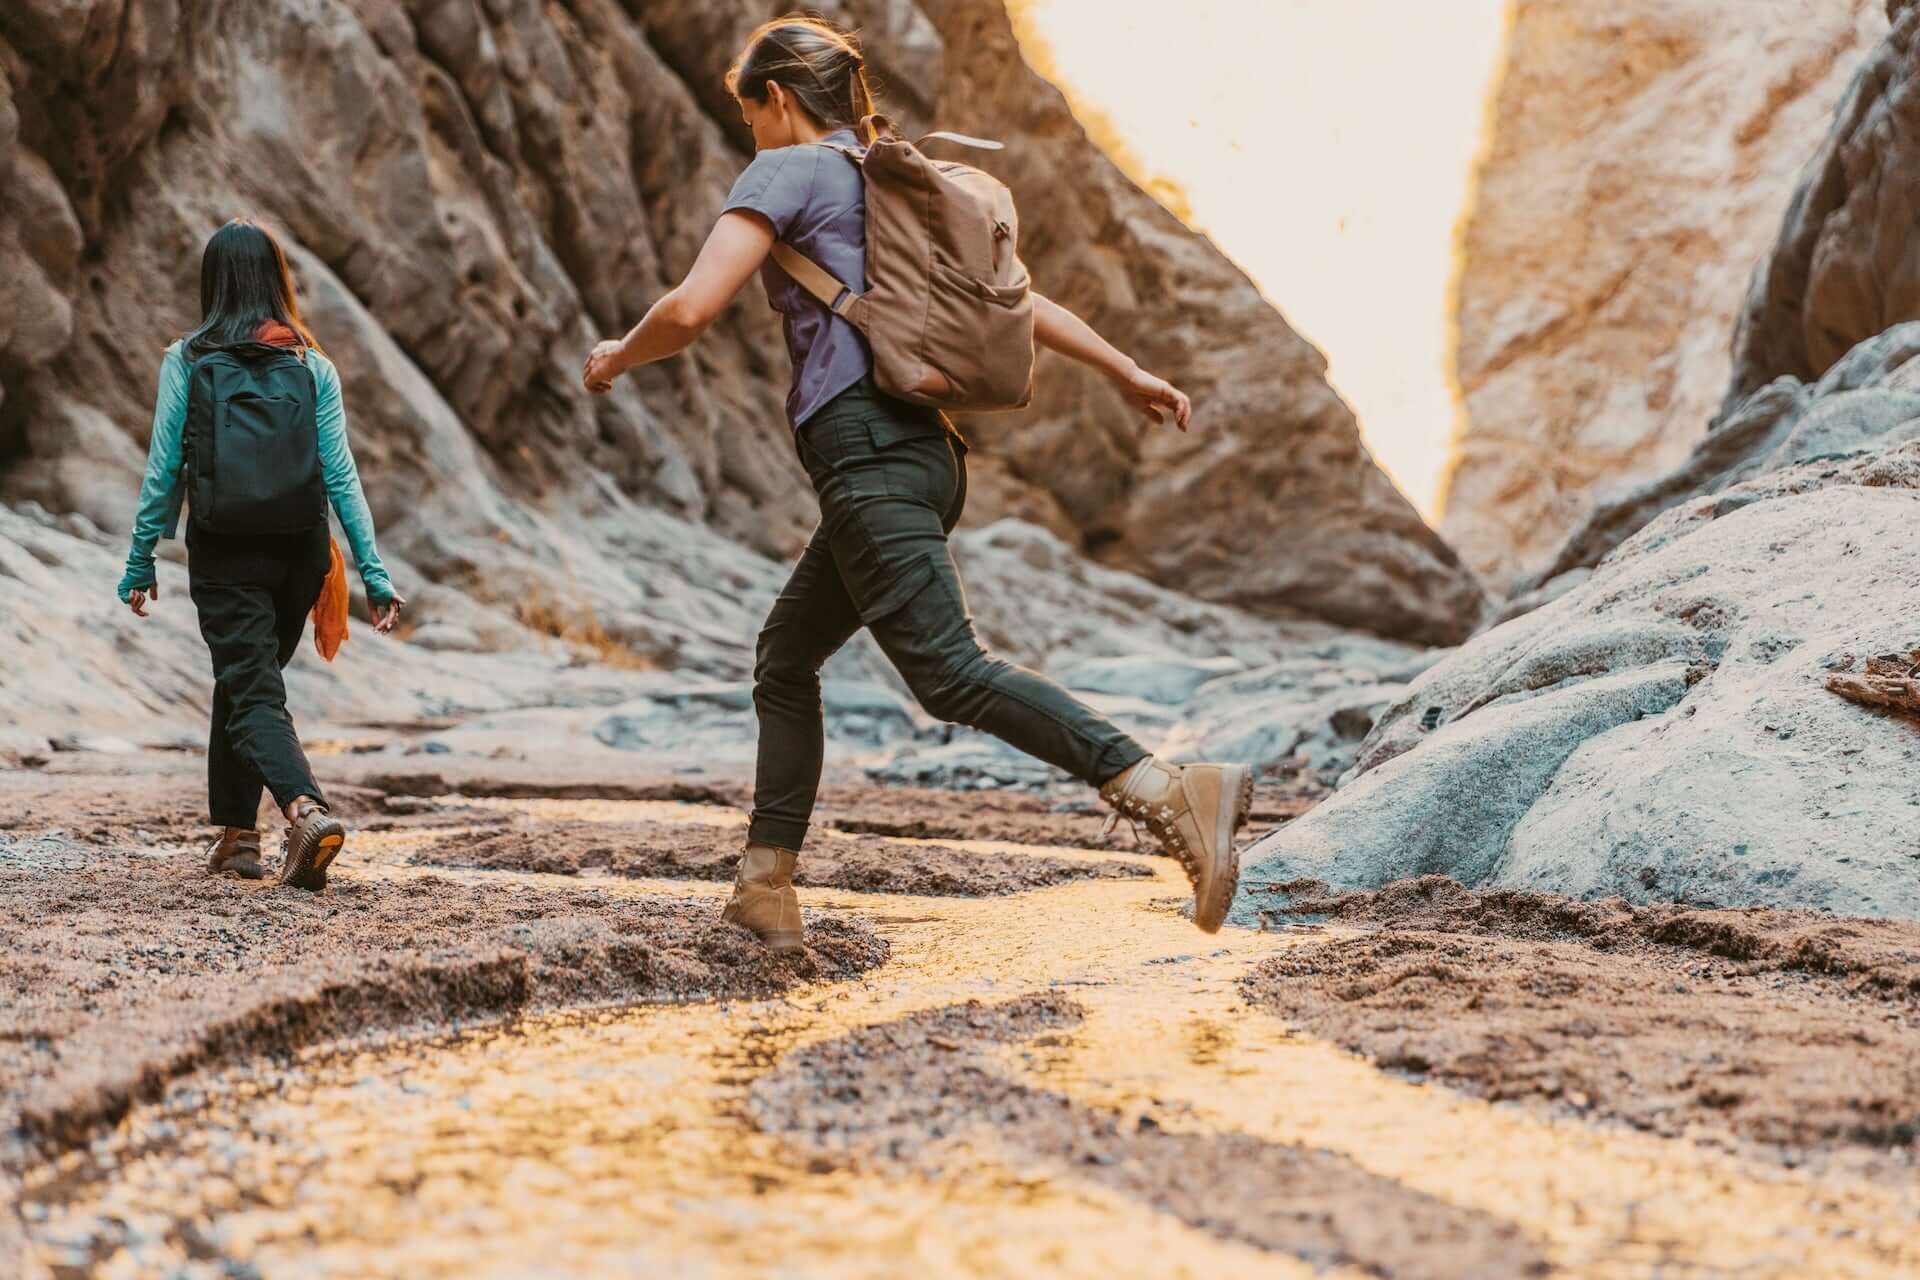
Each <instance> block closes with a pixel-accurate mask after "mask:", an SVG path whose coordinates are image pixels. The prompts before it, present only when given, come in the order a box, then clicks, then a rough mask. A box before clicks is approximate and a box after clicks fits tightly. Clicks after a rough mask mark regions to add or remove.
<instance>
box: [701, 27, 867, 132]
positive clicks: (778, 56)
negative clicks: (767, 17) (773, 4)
mask: <svg viewBox="0 0 1920 1280" xmlns="http://www.w3.org/2000/svg"><path fill="white" fill-rule="evenodd" d="M769 84H778V85H779V86H780V87H781V88H782V89H785V90H786V91H787V92H788V93H789V94H791V95H792V96H793V99H794V101H795V102H797V103H799V104H800V108H801V110H803V111H805V112H806V113H807V114H808V115H809V116H811V117H813V119H814V121H815V122H816V123H817V124H819V125H820V126H821V127H822V128H826V129H857V128H858V127H859V125H860V122H861V121H862V120H863V119H865V118H866V117H868V116H870V115H872V114H873V113H874V111H875V109H876V106H875V102H874V94H873V86H872V84H871V83H870V82H869V81H868V79H867V60H866V58H865V57H864V56H863V55H862V54H861V52H860V45H859V42H858V41H856V40H855V39H854V37H853V35H852V34H851V33H849V32H845V31H842V30H840V29H839V28H838V27H836V26H834V25H833V24H831V23H829V22H824V21H822V20H821V19H819V18H807V17H799V16H790V17H785V18H775V19H774V20H773V21H771V22H767V23H763V24H762V25H761V26H760V27H759V28H758V29H757V30H755V31H754V33H753V34H752V35H751V36H749V37H748V38H747V46H746V48H745V49H744V50H742V51H741V53H740V57H739V58H738V59H737V60H736V61H735V62H734V64H733V68H732V70H730V71H728V72H727V88H728V89H729V90H730V91H731V92H733V93H735V94H737V95H738V96H740V97H743V98H749V99H751V100H752V101H754V102H758V103H764V102H766V100H767V86H768V85H769Z"/></svg>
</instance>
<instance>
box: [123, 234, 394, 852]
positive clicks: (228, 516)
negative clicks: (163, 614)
mask: <svg viewBox="0 0 1920 1280" xmlns="http://www.w3.org/2000/svg"><path fill="white" fill-rule="evenodd" d="M200 310H201V318H200V327H199V328H197V329H195V330H194V331H193V332H192V333H190V334H188V335H187V336H186V337H185V338H182V339H181V340H180V341H178V342H176V343H174V344H173V345H172V346H170V347H168V348H167V351H166V355H165V356H163V357H162V358H161V361H160V391H159V396H158V398H157V400H156V402H155V404H154V409H153V436H152V438H151V440H150V441H149V442H148V445H147V471H146V478H145V480H144V481H142V483H141V485H140V509H139V513H138V514H137V515H136V516H135V518H134V522H133V548H132V550H130V551H129V552H128V553H127V571H126V575H125V576H124V577H122V578H121V579H120V599H121V600H122V601H123V602H124V603H125V604H127V605H128V606H129V607H130V608H131V609H132V610H133V612H134V614H135V616H137V617H141V618H144V617H146V616H147V604H148V602H149V601H154V600H158V599H159V598H160V587H159V583H158V580H157V579H156V578H155V576H154V568H153V548H154V543H155V542H156V541H158V540H159V538H160V536H161V534H162V532H163V530H164V532H165V534H166V536H167V537H172V536H173V535H174V530H175V528H176V526H177V523H178V519H179V513H180V506H181V502H182V500H183V499H190V501H188V504H187V505H188V509H189V519H188V521H187V589H188V593H189V594H190V595H191V596H192V597H193V603H194V607H195V609H197V610H198V611H199V614H200V634H201V635H202V636H203V637H205V639H206V642H207V648H208V649H209V650H210V651H211V653H212V656H213V725H212V729H211V731H210V733H209V734H208V738H207V801H208V807H209V809H210V810H211V817H212V820H213V823H214V825H216V826H219V827H222V828H224V830H223V831H222V832H221V834H220V838H219V839H218V840H217V841H215V842H214V844H213V847H212V848H211V849H209V850H208V851H207V870H208V871H210V872H213V873H215V874H223V873H228V872H231V873H232V874H234V875H238V876H241V877H243V878H245V879H248V880H258V879H260V878H261V875H262V868H261V865H260V832H259V830H258V828H257V824H258V822H259V816H260V792H261V788H262V787H263V786H264V787H265V788H266V789H267V790H268V791H271V792H272V793H273V802H274V804H276V805H278V806H279V808H280V810H281V812H283V813H284V814H286V817H287V823H288V827H287V834H286V843H285V848H284V856H283V857H282V860H281V866H280V872H279V878H280V881H281V883H283V884H290V885H293V886H295V887H297V888H301V889H312V890H319V889H323V888H325V887H326V883H327V866H328V864H330V863H331V862H332V861H333V860H334V859H335V858H336V857H337V856H338V854H339V852H340V847H341V845H342V843H343V842H344V840H345V838H346V829H345V828H344V827H343V826H342V825H341V824H340V821H339V819H337V818H335V817H334V816H333V815H332V814H331V813H329V812H328V811H327V803H326V797H325V796H324V795H323V794H322V793H321V791H320V784H319V783H317V782H315V781H314V780H313V770H312V769H311V768H310V767H309V766H308V764H307V756H306V752H305V751H303V750H302V749H301V747H300V739H299V737H298V735H296V734H295V733H294V730H293V720H292V718H291V717H290V716H289V715H288V714H287V686H286V682H285V681H284V680H283V679H282V677H281V668H283V667H285V666H286V665H287V663H288V661H290V660H291V659H292V657H293V651H294V649H295V648H296V647H297V646H298V645H299V643H300V636H301V633H302V632H303V631H304V630H305V627H306V621H307V615H308V613H309V612H310V611H311V610H312V609H313V606H314V602H315V601H316V600H317V599H318V598H319V596H320V588H321V585H322V583H323V582H324V581H325V580H326V577H327V571H328V566H329V563H330V561H331V559H332V551H331V547H330V543H329V539H328V536H327V503H328V502H329V501H331V502H332V504H333V509H334V510H335V511H336V512H337V513H338V514H339V516H340V524H341V527H342V528H343V529H345V530H346V534H347V541H348V542H349V543H350V544H351V545H352V548H353V555H354V559H355V560H356V561H357V562H358V564H359V568H360V581H361V582H362V584H364V585H365V587H366V591H367V605H368V609H369V610H370V611H371V613H372V614H373V621H374V626H375V628H376V629H377V630H379V631H382V632H386V631H391V630H392V629H393V625H394V623H395V622H397V621H398V620H399V617H400V606H401V605H403V604H405V603H406V601H405V600H403V599H402V598H401V596H400V594H399V593H398V592H396V591H395V590H394V589H393V584H392V583H391V582H389V581H388V580H387V571H386V569H385V567H384V566H382V565H381V563H380V553H379V552H378V551H377V550H376V549H375V548H374V542H373V517H372V516H371V515H370V514H369V513H368V511H367V500H366V497H365V495H363V494H362V493H361V491H360V475H359V472H358V471H357V470H356V469H355V467H354V463H353V454H352V452H351V451H350V450H349V449H348V447H347V424H346V414H345V412H344V410H343V409H342V408H341V403H340V375H339V374H338V373H336V372H335V371H334V367H333V365H332V363H331V362H330V361H328V359H327V358H326V357H325V356H324V355H322V354H321V353H320V348H319V346H318V345H317V344H315V342H314V340H313V335H312V334H311V333H309V332H308V331H307V327H306V325H305V324H303V323H302V322H301V319H300V306H299V302H298V300H297V299H296V298H295V296H294V290H293V277H292V273H291V272H290V271H289V270H288V269H287V259H286V255H285V254H284V253H283V252H282V251H281V248H280V244H279V242H278V241H277V240H275V239H274V238H273V236H272V235H271V234H269V233H268V232H267V231H266V230H265V229H264V228H262V227H259V226H256V225H255V224H254V223H252V222H248V221H246V220H244V219H237V220H235V221H233V222H229V223H228V224H227V225H226V226H224V227H222V228H220V229H219V230H218V231H216V232H214V234H213V238H212V239H211V240H209V241H208V242H207V247H206V251H205V253H204V254H203V255H202V256H201V259H200ZM183 463H184V465H183Z"/></svg>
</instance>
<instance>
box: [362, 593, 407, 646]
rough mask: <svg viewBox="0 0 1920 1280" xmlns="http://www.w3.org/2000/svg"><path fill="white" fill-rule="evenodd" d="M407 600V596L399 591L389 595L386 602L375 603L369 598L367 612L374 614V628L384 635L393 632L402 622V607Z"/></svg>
mask: <svg viewBox="0 0 1920 1280" xmlns="http://www.w3.org/2000/svg"><path fill="white" fill-rule="evenodd" d="M406 602H407V598H406V597H405V596H403V595H401V594H400V593H399V592H398V591H396V592H394V593H393V595H391V596H390V597H388V599H387V602H386V603H385V604H375V603H373V602H372V601H371V600H369V601H368V602H367V612H368V613H370V614H372V615H373V629H374V630H375V631H378V632H379V633H380V634H381V635H383V636H384V635H387V634H389V633H390V632H392V630H393V629H394V627H395V626H396V625H398V624H399V622H400V607H401V606H402V605H404V604H406Z"/></svg>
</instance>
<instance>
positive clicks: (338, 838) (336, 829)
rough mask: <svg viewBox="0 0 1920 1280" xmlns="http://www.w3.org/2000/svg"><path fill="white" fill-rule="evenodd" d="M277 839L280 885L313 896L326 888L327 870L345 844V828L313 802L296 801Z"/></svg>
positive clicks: (317, 803)
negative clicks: (285, 832)
mask: <svg viewBox="0 0 1920 1280" xmlns="http://www.w3.org/2000/svg"><path fill="white" fill-rule="evenodd" d="M295 805H296V807H295V809H294V811H293V821H292V822H290V823H289V824H287V834H286V835H284V836H282V837H281V839H280V852H281V857H280V883H281V884H290V885H292V886H293V887H294V888H296V889H309V890H311V891H313V892H314V893H318V892H320V890H322V889H324V888H326V887H327V868H328V866H330V865H332V863H333V860H334V859H335V858H336V857H338V856H339V854H340V846H341V845H343V844H345V843H346V841H347V829H346V827H344V826H342V825H341V823H340V819H338V818H336V817H334V816H333V815H332V814H331V813H328V812H327V807H326V806H325V805H323V804H321V803H320V802H319V801H317V800H307V801H304V802H302V801H296V802H295Z"/></svg>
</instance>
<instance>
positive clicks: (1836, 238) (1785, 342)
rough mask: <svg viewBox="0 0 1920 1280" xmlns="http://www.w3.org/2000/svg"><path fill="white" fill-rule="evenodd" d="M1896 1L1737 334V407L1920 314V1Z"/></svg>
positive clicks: (1730, 396)
mask: <svg viewBox="0 0 1920 1280" xmlns="http://www.w3.org/2000/svg"><path fill="white" fill-rule="evenodd" d="M1886 8H1887V13H1888V16H1889V17H1891V18H1892V19H1893V28H1892V30H1891V31H1890V32H1889V33H1888V34H1887V37H1886V39H1884V40H1883V41H1881V43H1880V44H1879V46H1878V47H1877V48H1876V49H1875V50H1874V51H1873V55H1872V57H1871V58H1870V59H1868V61H1867V63H1866V65H1865V66H1864V67H1862V68H1861V69H1860V70H1859V72H1858V74H1857V75H1855V76H1854V78H1853V82H1852V85H1851V87H1850V88H1849V89H1848V90H1847V95H1846V98H1845V100H1844V101H1843V102H1842V103H1841V105H1840V110H1839V112H1838V114H1837V117H1836V118H1835V120H1834V121H1833V125H1832V128H1831V129H1830V130H1829V132H1828V133H1827V137H1826V141H1825V142H1824V143H1823V144H1822V145H1821V147H1820V148H1819V151H1818V154H1816V155H1815V156H1814V158H1813V160H1812V162H1811V163H1810V164H1809V165H1808V166H1807V171H1806V173H1805V175H1804V176H1803V178H1802V180H1801V182H1800V186H1799V188H1798V189H1797V190H1796V191H1795V192H1794V196H1793V201H1792V204H1791V205H1790V206H1789V208H1788V210H1787V215H1786V220H1785V223H1784V225H1782V226H1781V228H1780V230H1779V240H1778V243H1777V244H1776V245H1775V246H1774V248H1773V251H1772V253H1770V254H1769V255H1768V256H1767V258H1766V260H1765V261H1764V262H1762V264H1761V267H1760V270H1759V271H1758V272H1757V273H1756V274H1755V276H1754V280H1753V287H1752V289H1751V291H1750V292H1749V294H1748V296H1747V300H1746V304H1745V306H1744V308H1743V309H1742V311H1741V313H1740V326H1739V332H1738V334H1737V335H1736V337H1735V339H1734V351H1733V375H1732V379H1731V383H1730V385H1729V387H1728V389H1727V407H1728V409H1729V410H1730V411H1731V410H1732V409H1734V408H1735V407H1736V406H1738V405H1739V404H1740V403H1741V402H1742V401H1744V400H1745V399H1746V398H1747V397H1749V396H1751V395H1752V394H1753V393H1754V392H1756V391H1758V390H1759V389H1760V388H1761V387H1763V386H1765V385H1766V384H1767V383H1769V382H1772V381H1773V380H1774V379H1776V378H1782V377H1791V378H1794V379H1797V380H1799V381H1802V382H1812V381H1814V380H1815V379H1817V378H1820V377H1821V376H1822V375H1823V374H1825V373H1826V372H1827V371H1828V370H1829V369H1830V368H1832V367H1833V366H1834V364H1835V363H1836V362H1837V361H1839V360H1840V358H1841V357H1842V356H1844V355H1846V354H1847V352H1848V351H1849V350H1851V349H1852V348H1853V347H1854V346H1855V345H1856V344H1858V343H1860V342H1862V341H1864V340H1866V339H1868V338H1871V337H1873V336H1874V335H1875V334H1878V333H1880V332H1881V331H1883V330H1885V329H1887V328H1888V327H1890V326H1892V325H1894V324H1897V323H1899V322H1901V321H1905V320H1912V319H1915V318H1916V317H1920V234H1916V231H1915V226H1914V209H1913V194H1912V190H1913V184H1914V181H1915V178H1916V176H1917V175H1920V146H1917V145H1916V144H1915V140H1914V135H1915V127H1916V124H1917V123H1920V105H1917V100H1916V96H1915V89H1916V85H1917V84H1920V6H1916V5H1915V4H1913V3H1912V0H1887V6H1886Z"/></svg>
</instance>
